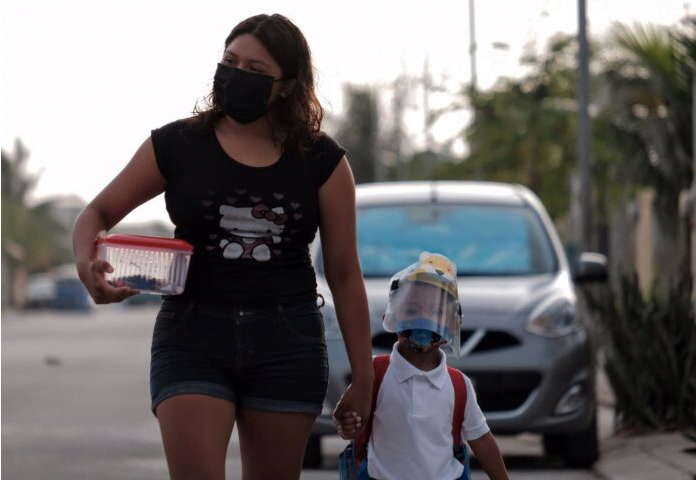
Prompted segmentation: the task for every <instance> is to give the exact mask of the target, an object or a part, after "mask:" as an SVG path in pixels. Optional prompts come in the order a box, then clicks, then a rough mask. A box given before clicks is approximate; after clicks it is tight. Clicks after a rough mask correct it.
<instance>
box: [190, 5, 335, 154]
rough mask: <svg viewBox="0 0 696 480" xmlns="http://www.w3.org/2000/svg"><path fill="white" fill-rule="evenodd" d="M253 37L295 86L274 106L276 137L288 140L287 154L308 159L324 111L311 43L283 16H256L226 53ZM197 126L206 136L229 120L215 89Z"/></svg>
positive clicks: (197, 112) (197, 110)
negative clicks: (241, 40) (243, 38)
mask: <svg viewBox="0 0 696 480" xmlns="http://www.w3.org/2000/svg"><path fill="white" fill-rule="evenodd" d="M245 33H248V34H251V35H253V36H254V37H256V39H257V40H258V41H260V42H261V43H262V44H263V46H264V47H266V49H267V50H268V51H269V52H270V54H271V55H272V56H273V59H274V60H275V61H276V62H278V65H280V68H281V69H282V72H283V78H284V79H293V80H294V82H295V83H294V85H293V88H292V90H291V91H290V94H289V95H288V96H287V97H278V99H277V100H276V101H275V103H274V104H273V106H272V107H271V108H272V112H273V122H274V124H273V135H274V137H276V138H281V137H284V138H283V140H282V147H283V150H284V151H295V152H298V153H300V154H301V155H304V154H305V153H306V152H307V151H308V150H309V148H310V147H311V145H312V144H313V143H314V142H315V141H316V139H317V138H318V136H319V131H320V128H321V121H322V118H323V116H324V111H323V109H322V107H321V105H320V104H319V100H318V99H317V96H316V93H315V90H314V72H313V67H312V55H311V53H310V50H309V45H307V40H306V39H305V37H304V35H303V34H302V32H301V31H300V29H299V28H297V26H295V24H293V23H292V22H291V21H290V20H289V19H287V18H286V17H284V16H283V15H279V14H274V15H255V16H253V17H249V18H247V19H246V20H243V21H242V22H240V23H239V24H238V25H237V26H236V27H234V28H233V29H232V31H231V32H230V34H229V35H228V36H227V38H226V39H225V49H227V47H228V45H229V44H230V43H231V42H232V41H233V40H234V39H235V38H236V37H238V36H239V35H242V34H245ZM193 113H194V115H195V116H194V117H193V118H192V121H193V123H194V125H195V126H196V127H197V128H198V129H200V130H202V131H206V132H210V131H212V130H213V129H214V128H215V125H216V124H217V122H218V121H219V120H220V119H221V118H223V117H224V116H225V113H224V112H223V111H222V108H221V107H220V103H219V102H218V98H217V95H216V94H215V90H214V89H213V90H212V91H211V92H210V93H209V94H208V95H207V96H206V98H205V101H204V105H203V108H199V106H198V105H197V106H196V108H195V109H194V111H193Z"/></svg>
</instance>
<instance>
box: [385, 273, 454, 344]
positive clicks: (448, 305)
mask: <svg viewBox="0 0 696 480" xmlns="http://www.w3.org/2000/svg"><path fill="white" fill-rule="evenodd" d="M383 325H384V328H385V329H386V330H387V331H390V332H403V331H405V330H417V329H424V330H429V331H431V332H435V333H437V334H438V335H440V336H441V337H442V338H443V339H444V340H446V341H447V345H448V346H449V348H450V349H451V350H452V351H453V352H454V354H455V355H457V356H458V355H459V350H460V329H461V313H460V307H459V302H458V300H457V297H456V290H454V295H453V293H452V290H451V289H443V288H441V287H440V286H437V285H436V284H433V283H432V282H428V283H425V282H421V281H408V280H406V279H403V280H402V281H400V282H399V286H398V288H397V289H396V290H394V291H393V292H392V295H391V296H390V298H389V303H388V305H387V311H386V313H385V315H384V322H383Z"/></svg>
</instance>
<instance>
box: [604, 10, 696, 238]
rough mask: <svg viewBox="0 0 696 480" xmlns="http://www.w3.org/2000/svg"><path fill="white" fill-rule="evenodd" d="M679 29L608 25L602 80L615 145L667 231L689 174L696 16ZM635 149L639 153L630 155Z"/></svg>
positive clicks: (671, 228)
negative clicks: (609, 52) (609, 55)
mask: <svg viewBox="0 0 696 480" xmlns="http://www.w3.org/2000/svg"><path fill="white" fill-rule="evenodd" d="M683 25H684V27H683V29H680V30H676V29H668V28H666V27H658V26H652V25H642V24H635V25H633V26H632V27H629V26H627V25H624V24H619V23H617V24H614V26H613V29H612V33H611V35H610V45H611V47H612V48H613V50H614V51H616V52H617V53H618V55H619V56H618V58H614V59H610V60H608V61H607V65H606V67H605V71H604V72H603V73H602V78H603V79H604V80H605V85H606V87H607V89H608V92H607V94H606V97H607V98H608V99H609V101H608V102H607V103H606V105H605V109H606V112H605V113H606V115H607V117H608V119H609V120H610V121H611V124H612V129H613V134H614V135H615V136H616V141H618V142H620V143H624V144H626V146H628V147H630V148H631V149H630V150H629V149H626V152H625V158H624V161H625V162H626V163H627V165H629V166H630V170H629V172H632V173H633V175H632V180H633V181H634V182H635V183H636V184H637V185H642V186H650V187H652V188H653V189H654V190H655V193H656V207H657V211H658V218H659V219H660V220H661V222H662V224H663V226H664V227H667V228H668V231H671V232H673V233H674V232H675V231H676V230H675V227H676V225H677V224H678V203H679V192H680V191H681V190H684V189H687V188H689V186H690V184H691V178H692V174H693V172H692V171H691V170H692V157H691V149H692V138H691V136H692V134H691V132H692V129H691V125H692V123H691V122H692V118H691V102H692V90H691V81H692V78H693V68H694V59H696V17H689V18H686V19H684V22H683ZM637 150H642V152H640V154H638V155H636V153H638V152H637Z"/></svg>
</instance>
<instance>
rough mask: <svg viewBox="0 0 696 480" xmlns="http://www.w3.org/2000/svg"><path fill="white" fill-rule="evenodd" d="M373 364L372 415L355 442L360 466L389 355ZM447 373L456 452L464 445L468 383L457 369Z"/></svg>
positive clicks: (374, 359) (449, 370)
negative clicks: (450, 390)
mask: <svg viewBox="0 0 696 480" xmlns="http://www.w3.org/2000/svg"><path fill="white" fill-rule="evenodd" d="M372 364H373V366H374V370H375V380H374V383H373V384H372V413H370V417H369V418H368V419H367V425H365V429H364V430H363V431H362V433H361V434H360V435H359V436H358V438H357V439H356V440H355V460H356V462H357V464H358V466H360V464H361V463H362V461H363V458H364V457H365V451H366V447H367V442H368V441H369V440H370V435H372V419H373V417H374V412H375V408H376V407H377V393H378V392H379V387H380V385H382V379H384V374H385V373H387V368H388V367H389V355H377V356H375V357H374V358H373V359H372ZM447 373H449V376H450V379H451V380H452V386H453V387H454V414H453V415H452V445H453V448H454V449H455V450H456V449H458V448H459V446H460V445H461V444H462V423H463V422H464V407H465V406H466V396H467V393H466V382H465V381H464V376H463V375H462V372H460V371H459V370H457V369H456V368H453V367H450V366H449V365H447Z"/></svg>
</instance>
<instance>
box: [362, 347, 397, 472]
mask: <svg viewBox="0 0 696 480" xmlns="http://www.w3.org/2000/svg"><path fill="white" fill-rule="evenodd" d="M372 367H373V368H374V371H375V378H374V381H373V383H372V410H371V411H370V416H369V417H368V419H367V424H366V425H365V428H364V429H363V431H362V432H361V433H360V435H359V436H358V438H357V439H356V440H355V460H356V461H357V463H358V465H360V464H361V463H362V460H363V458H364V457H365V451H366V449H367V442H368V441H369V440H370V435H372V419H373V417H374V414H375V408H376V407H377V393H378V392H379V387H380V385H382V380H383V379H384V375H385V374H386V373H387V368H389V355H376V356H374V357H373V358H372Z"/></svg>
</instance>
